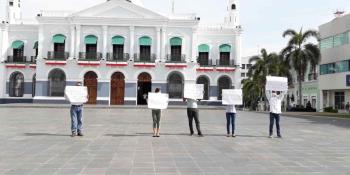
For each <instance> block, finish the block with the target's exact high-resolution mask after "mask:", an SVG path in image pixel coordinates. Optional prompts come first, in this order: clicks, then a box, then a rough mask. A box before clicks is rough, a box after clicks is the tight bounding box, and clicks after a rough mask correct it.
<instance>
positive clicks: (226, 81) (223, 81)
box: [218, 76, 232, 100]
mask: <svg viewBox="0 0 350 175" xmlns="http://www.w3.org/2000/svg"><path fill="white" fill-rule="evenodd" d="M223 89H232V81H231V79H230V78H229V77H227V76H222V77H220V78H219V80H218V100H222V90H223Z"/></svg>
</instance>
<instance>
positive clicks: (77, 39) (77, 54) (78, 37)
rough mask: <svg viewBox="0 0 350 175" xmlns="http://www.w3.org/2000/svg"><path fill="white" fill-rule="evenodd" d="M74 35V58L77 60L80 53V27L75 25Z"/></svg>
mask: <svg viewBox="0 0 350 175" xmlns="http://www.w3.org/2000/svg"><path fill="white" fill-rule="evenodd" d="M75 30H76V34H75V37H76V39H75V58H76V59H79V52H80V42H81V39H80V37H81V26H80V25H76V26H75Z"/></svg>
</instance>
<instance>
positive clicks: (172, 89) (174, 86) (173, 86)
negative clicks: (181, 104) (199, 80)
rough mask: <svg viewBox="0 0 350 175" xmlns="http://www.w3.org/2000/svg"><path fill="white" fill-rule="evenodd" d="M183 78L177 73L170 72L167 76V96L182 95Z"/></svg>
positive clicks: (177, 97) (179, 97) (175, 96)
mask: <svg viewBox="0 0 350 175" xmlns="http://www.w3.org/2000/svg"><path fill="white" fill-rule="evenodd" d="M183 87H184V80H183V78H182V75H180V74H179V73H172V74H170V75H169V77H168V93H169V98H173V99H174V98H175V99H181V98H182V97H183Z"/></svg>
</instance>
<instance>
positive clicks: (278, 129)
mask: <svg viewBox="0 0 350 175" xmlns="http://www.w3.org/2000/svg"><path fill="white" fill-rule="evenodd" d="M275 120H276V128H277V135H278V136H280V135H281V129H280V115H279V114H275V113H270V135H272V134H273V125H274V122H275Z"/></svg>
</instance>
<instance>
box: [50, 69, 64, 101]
mask: <svg viewBox="0 0 350 175" xmlns="http://www.w3.org/2000/svg"><path fill="white" fill-rule="evenodd" d="M48 79H49V86H48V91H49V96H50V97H63V96H64V89H65V87H66V74H65V72H64V71H63V70H62V69H58V68H55V69H52V70H51V71H50V72H49V76H48Z"/></svg>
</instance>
